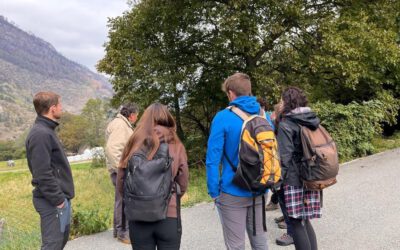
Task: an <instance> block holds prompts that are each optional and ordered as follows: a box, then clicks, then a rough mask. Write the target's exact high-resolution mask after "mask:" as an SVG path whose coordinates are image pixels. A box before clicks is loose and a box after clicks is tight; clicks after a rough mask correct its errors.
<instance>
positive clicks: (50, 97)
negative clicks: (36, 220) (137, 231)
mask: <svg viewBox="0 0 400 250" xmlns="http://www.w3.org/2000/svg"><path fill="white" fill-rule="evenodd" d="M33 104H34V107H35V110H36V113H37V118H36V120H35V124H34V125H33V127H32V129H31V131H30V132H29V134H28V137H27V138H26V142H25V146H26V157H27V159H28V166H29V170H30V171H31V174H32V185H33V186H34V189H33V205H34V207H35V209H36V211H37V212H38V213H39V215H40V226H41V234H42V248H41V249H42V250H47V249H48V250H58V249H63V248H64V246H65V244H66V243H67V241H68V236H69V228H70V226H69V224H70V219H71V203H70V200H71V199H72V198H74V195H75V192H74V182H73V179H72V173H71V168H70V166H69V163H68V160H67V157H66V156H65V153H64V150H63V148H62V146H61V143H60V141H59V140H58V138H57V136H56V134H55V132H54V129H55V128H56V127H57V126H58V123H57V122H56V120H58V119H60V117H61V114H62V106H61V100H60V96H59V95H57V94H55V93H53V92H39V93H37V94H36V95H35V96H34V98H33Z"/></svg>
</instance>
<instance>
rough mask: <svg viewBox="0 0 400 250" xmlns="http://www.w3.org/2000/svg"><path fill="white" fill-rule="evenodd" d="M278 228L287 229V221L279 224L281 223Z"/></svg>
mask: <svg viewBox="0 0 400 250" xmlns="http://www.w3.org/2000/svg"><path fill="white" fill-rule="evenodd" d="M278 227H279V228H280V229H287V225H286V222H285V221H281V222H279V223H278Z"/></svg>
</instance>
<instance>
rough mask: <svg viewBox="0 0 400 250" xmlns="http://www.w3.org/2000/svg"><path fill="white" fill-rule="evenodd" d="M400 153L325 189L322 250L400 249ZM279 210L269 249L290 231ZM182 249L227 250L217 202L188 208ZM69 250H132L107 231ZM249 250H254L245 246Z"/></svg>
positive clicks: (352, 168) (343, 175)
mask: <svg viewBox="0 0 400 250" xmlns="http://www.w3.org/2000/svg"><path fill="white" fill-rule="evenodd" d="M399 183H400V149H395V150H391V151H388V152H384V153H381V154H377V155H373V156H369V157H366V158H362V159H358V160H355V161H352V162H349V163H346V164H343V165H342V166H341V168H340V172H339V176H338V183H337V184H336V185H334V186H332V187H330V188H328V189H326V190H325V191H324V204H323V210H322V213H323V215H322V218H321V219H315V220H312V224H313V226H314V229H315V232H316V235H317V239H318V246H319V249H326V250H338V249H340V250H341V249H344V250H347V249H349V250H358V249H359V250H365V249H368V250H375V249H376V250H378V249H379V250H382V249H400V193H399V191H398V189H399V186H397V185H399ZM279 215H280V214H279V211H278V210H275V211H272V212H267V227H268V232H267V236H268V247H269V249H270V250H275V249H280V250H292V249H294V246H293V245H291V246H288V247H281V246H277V245H276V244H275V239H276V238H277V237H278V236H280V235H282V234H283V233H284V232H285V231H284V230H282V229H279V228H278V227H277V226H276V224H275V223H274V222H273V218H275V217H277V216H279ZM182 221H183V236H182V245H181V249H184V250H186V249H187V250H189V249H190V250H193V249H194V250H197V249H199V250H201V249H204V250H212V249H216V250H219V249H221V250H223V249H225V247H224V242H223V236H222V231H221V225H220V224H219V220H218V216H217V213H216V210H215V209H214V207H213V204H209V203H208V204H205V203H204V204H199V205H196V206H194V207H191V208H187V209H183V211H182ZM65 249H67V250H89V249H96V250H101V249H104V250H113V249H131V247H130V246H129V245H125V244H123V243H120V242H117V241H116V240H115V239H113V238H112V232H111V231H107V232H103V233H99V234H95V235H91V236H85V237H81V238H78V239H75V240H72V241H70V242H68V244H67V246H66V248H65ZM246 249H251V248H250V245H249V243H248V242H246Z"/></svg>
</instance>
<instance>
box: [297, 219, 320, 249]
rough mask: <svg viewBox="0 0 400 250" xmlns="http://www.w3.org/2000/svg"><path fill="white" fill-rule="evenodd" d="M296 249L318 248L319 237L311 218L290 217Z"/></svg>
mask: <svg viewBox="0 0 400 250" xmlns="http://www.w3.org/2000/svg"><path fill="white" fill-rule="evenodd" d="M290 222H291V224H292V227H293V240H294V245H295V247H296V250H317V249H318V246H317V237H316V236H315V232H314V229H313V227H312V225H311V222H310V220H303V221H302V220H300V219H294V218H290Z"/></svg>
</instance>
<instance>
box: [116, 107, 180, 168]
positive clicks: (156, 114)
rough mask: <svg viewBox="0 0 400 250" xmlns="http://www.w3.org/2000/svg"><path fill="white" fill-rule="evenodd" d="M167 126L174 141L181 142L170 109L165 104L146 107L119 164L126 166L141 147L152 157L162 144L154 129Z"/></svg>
mask: <svg viewBox="0 0 400 250" xmlns="http://www.w3.org/2000/svg"><path fill="white" fill-rule="evenodd" d="M157 125H160V126H163V127H167V128H169V129H170V130H171V132H172V133H171V134H172V135H173V141H174V142H179V141H180V140H179V138H178V136H177V134H176V123H175V119H174V117H173V116H172V114H171V113H170V112H169V111H168V109H167V107H166V106H165V105H162V104H160V103H153V104H151V105H150V106H149V107H147V108H146V110H145V111H144V113H143V115H142V117H141V118H140V120H139V122H138V124H137V127H136V128H135V131H133V134H132V136H131V137H130V138H129V140H128V143H127V144H126V146H125V148H124V151H123V153H122V156H121V161H120V163H119V166H120V167H122V168H126V166H127V165H128V162H129V159H130V158H131V157H132V155H133V154H134V153H135V152H137V151H138V150H139V149H143V150H144V151H145V152H148V153H147V158H148V159H152V158H153V157H154V155H155V153H156V152H157V149H158V147H159V146H160V140H159V138H158V136H157V134H156V133H155V131H154V128H155V127H156V126H157Z"/></svg>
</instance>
